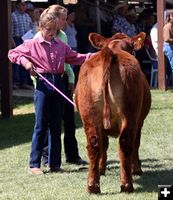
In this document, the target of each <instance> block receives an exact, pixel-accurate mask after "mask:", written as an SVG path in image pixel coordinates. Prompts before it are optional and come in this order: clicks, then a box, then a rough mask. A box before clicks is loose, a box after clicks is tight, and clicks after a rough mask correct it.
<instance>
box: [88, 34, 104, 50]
mask: <svg viewBox="0 0 173 200" xmlns="http://www.w3.org/2000/svg"><path fill="white" fill-rule="evenodd" d="M89 41H90V42H91V44H92V46H93V47H95V48H96V49H101V48H102V47H103V46H104V43H105V37H103V36H101V35H100V34H98V33H90V34H89Z"/></svg>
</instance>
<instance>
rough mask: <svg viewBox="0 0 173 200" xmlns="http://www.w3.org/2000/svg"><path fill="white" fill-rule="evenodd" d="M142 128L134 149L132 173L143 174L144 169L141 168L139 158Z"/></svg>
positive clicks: (138, 133)
mask: <svg viewBox="0 0 173 200" xmlns="http://www.w3.org/2000/svg"><path fill="white" fill-rule="evenodd" d="M141 128H142V127H140V128H139V129H138V132H137V135H136V138H135V144H134V150H133V157H132V174H134V175H138V176H141V175H142V174H143V171H142V169H141V161H140V160H139V146H140V139H141Z"/></svg>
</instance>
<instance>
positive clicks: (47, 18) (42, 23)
mask: <svg viewBox="0 0 173 200" xmlns="http://www.w3.org/2000/svg"><path fill="white" fill-rule="evenodd" d="M51 23H55V24H56V23H57V16H56V15H54V14H53V13H51V12H48V8H47V9H45V10H44V11H43V12H42V14H41V15H40V19H39V30H42V29H43V28H44V27H46V26H48V25H49V24H51Z"/></svg>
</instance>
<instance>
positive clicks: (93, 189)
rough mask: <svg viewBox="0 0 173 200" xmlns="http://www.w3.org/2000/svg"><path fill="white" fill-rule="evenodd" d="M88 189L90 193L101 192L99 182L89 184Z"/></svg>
mask: <svg viewBox="0 0 173 200" xmlns="http://www.w3.org/2000/svg"><path fill="white" fill-rule="evenodd" d="M87 191H88V193H90V194H100V193H101V191H100V186H99V184H94V185H88V189H87Z"/></svg>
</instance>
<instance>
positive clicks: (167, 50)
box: [163, 42, 173, 72]
mask: <svg viewBox="0 0 173 200" xmlns="http://www.w3.org/2000/svg"><path fill="white" fill-rule="evenodd" d="M163 52H164V54H165V56H166V57H167V58H168V61H169V63H170V65H171V69H172V72H173V45H172V44H169V43H167V42H164V44H163Z"/></svg>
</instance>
